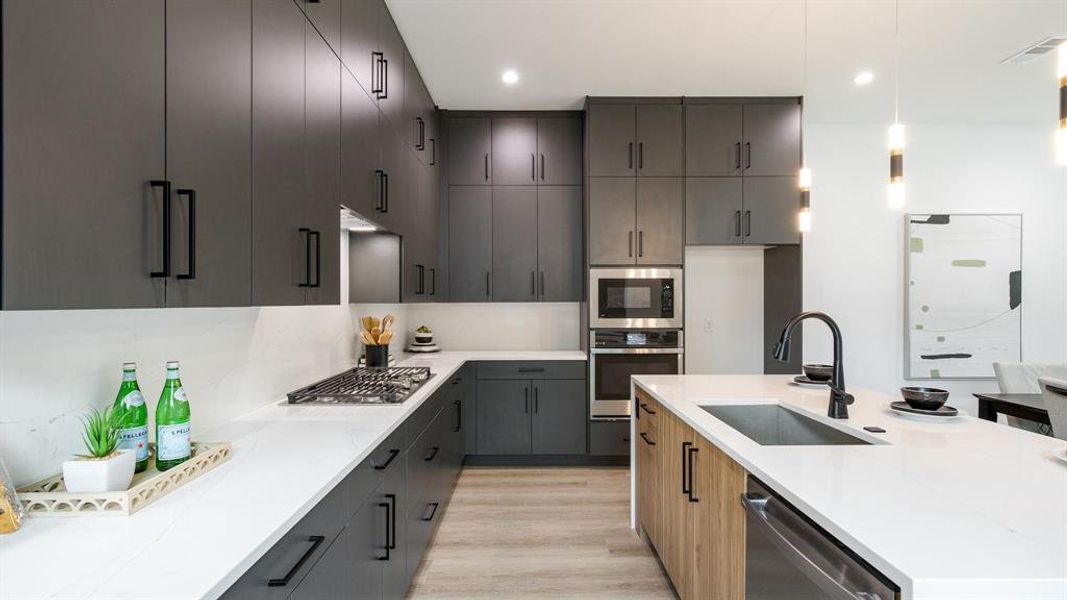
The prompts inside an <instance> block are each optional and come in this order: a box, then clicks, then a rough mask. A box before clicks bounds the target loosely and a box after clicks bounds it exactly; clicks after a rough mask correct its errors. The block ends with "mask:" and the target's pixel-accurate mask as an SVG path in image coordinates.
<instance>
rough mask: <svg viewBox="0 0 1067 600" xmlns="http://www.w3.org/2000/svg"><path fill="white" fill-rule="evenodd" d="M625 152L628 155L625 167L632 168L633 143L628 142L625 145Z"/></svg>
mask: <svg viewBox="0 0 1067 600" xmlns="http://www.w3.org/2000/svg"><path fill="white" fill-rule="evenodd" d="M626 152H627V153H628V154H629V155H630V159H629V160H630V162H629V163H628V165H627V167H626V168H627V169H630V170H633V168H634V143H633V142H630V143H629V144H627V146H626Z"/></svg>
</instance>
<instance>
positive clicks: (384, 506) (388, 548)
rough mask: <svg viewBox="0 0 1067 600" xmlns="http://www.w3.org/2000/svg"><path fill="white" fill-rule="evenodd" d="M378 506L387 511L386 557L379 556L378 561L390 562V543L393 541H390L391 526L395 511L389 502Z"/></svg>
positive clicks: (380, 503)
mask: <svg viewBox="0 0 1067 600" xmlns="http://www.w3.org/2000/svg"><path fill="white" fill-rule="evenodd" d="M378 506H380V507H382V508H384V509H385V546H383V548H384V549H385V556H379V557H378V560H389V551H390V550H392V548H391V547H390V544H389V542H390V541H392V540H390V539H389V538H390V536H389V524H390V522H391V521H392V518H391V517H392V516H393V515H392V513H393V511H392V509H390V508H389V503H388V502H379V503H378Z"/></svg>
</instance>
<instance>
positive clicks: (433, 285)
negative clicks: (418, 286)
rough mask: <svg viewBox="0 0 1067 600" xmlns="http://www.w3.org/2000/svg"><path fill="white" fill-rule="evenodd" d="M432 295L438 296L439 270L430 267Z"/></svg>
mask: <svg viewBox="0 0 1067 600" xmlns="http://www.w3.org/2000/svg"><path fill="white" fill-rule="evenodd" d="M430 295H431V296H436V295H437V268H436V267H430Z"/></svg>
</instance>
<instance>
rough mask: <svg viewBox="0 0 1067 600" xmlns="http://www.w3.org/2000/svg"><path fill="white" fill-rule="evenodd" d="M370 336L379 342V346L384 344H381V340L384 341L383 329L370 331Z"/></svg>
mask: <svg viewBox="0 0 1067 600" xmlns="http://www.w3.org/2000/svg"><path fill="white" fill-rule="evenodd" d="M370 336H371V337H372V338H374V339H376V340H378V343H379V344H380V343H382V342H381V339H382V328H381V327H375V328H374V329H371V330H370Z"/></svg>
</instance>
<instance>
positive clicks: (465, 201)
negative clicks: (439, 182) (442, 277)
mask: <svg viewBox="0 0 1067 600" xmlns="http://www.w3.org/2000/svg"><path fill="white" fill-rule="evenodd" d="M492 231H493V190H492V188H491V187H489V186H484V185H453V186H449V188H448V285H449V299H450V300H452V301H453V302H486V301H488V300H489V298H490V297H491V296H490V294H491V283H492V282H491V281H490V277H491V272H492V268H493V267H492V265H493V263H492V256H493V234H492Z"/></svg>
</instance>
